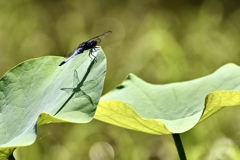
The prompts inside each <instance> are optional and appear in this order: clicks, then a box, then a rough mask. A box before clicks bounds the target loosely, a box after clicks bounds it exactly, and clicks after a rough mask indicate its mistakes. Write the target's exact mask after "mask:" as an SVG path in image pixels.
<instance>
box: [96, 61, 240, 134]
mask: <svg viewBox="0 0 240 160" xmlns="http://www.w3.org/2000/svg"><path fill="white" fill-rule="evenodd" d="M239 90H240V67H239V66H236V65H234V64H227V65H225V66H223V67H221V68H220V69H218V70H217V71H216V72H214V73H212V74H211V75H209V76H206V77H202V78H198V79H195V80H191V81H186V82H179V83H172V84H165V85H153V84H149V83H147V82H145V81H143V80H141V79H140V78H138V77H137V76H135V75H133V74H130V75H129V76H128V78H127V79H126V80H125V81H124V82H123V83H122V84H121V85H119V86H118V87H116V89H114V90H113V91H111V92H109V93H108V94H106V95H105V96H103V97H102V98H101V100H100V103H99V106H98V109H97V112H96V114H95V118H96V119H98V120H101V121H104V122H107V123H110V124H114V125H117V126H120V127H124V128H128V129H132V130H136V131H142V132H146V133H151V134H158V135H162V134H171V133H182V132H185V131H187V130H189V129H191V128H192V127H194V126H195V125H196V124H197V123H198V122H199V121H201V120H203V119H205V118H207V117H208V116H210V115H212V114H214V113H215V112H216V111H218V110H220V109H221V108H222V107H226V106H238V105H240V92H238V91H239ZM209 93H210V94H209ZM206 96H207V97H206ZM205 100H206V102H205ZM205 104H206V105H205Z"/></svg>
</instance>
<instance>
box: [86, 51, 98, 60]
mask: <svg viewBox="0 0 240 160" xmlns="http://www.w3.org/2000/svg"><path fill="white" fill-rule="evenodd" d="M93 50H94V51H96V50H95V48H92V49H90V51H89V54H88V56H89V57H90V58H91V60H94V61H95V62H97V59H96V56H94V55H93V54H92V52H93ZM93 57H94V58H93Z"/></svg>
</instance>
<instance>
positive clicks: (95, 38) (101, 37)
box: [88, 31, 112, 44]
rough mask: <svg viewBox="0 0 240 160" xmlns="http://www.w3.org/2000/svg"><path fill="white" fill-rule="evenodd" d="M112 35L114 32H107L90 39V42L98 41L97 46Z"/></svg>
mask: <svg viewBox="0 0 240 160" xmlns="http://www.w3.org/2000/svg"><path fill="white" fill-rule="evenodd" d="M111 33H112V31H107V32H105V33H103V34H100V35H98V36H96V37H93V38H91V39H89V40H88V41H97V44H99V43H100V42H101V39H103V38H104V37H106V36H109V35H110V34H111Z"/></svg>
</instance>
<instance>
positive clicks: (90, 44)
mask: <svg viewBox="0 0 240 160" xmlns="http://www.w3.org/2000/svg"><path fill="white" fill-rule="evenodd" d="M96 45H97V41H95V40H92V41H86V42H83V43H81V44H80V45H79V46H78V48H82V49H83V50H88V49H92V48H94V47H96Z"/></svg>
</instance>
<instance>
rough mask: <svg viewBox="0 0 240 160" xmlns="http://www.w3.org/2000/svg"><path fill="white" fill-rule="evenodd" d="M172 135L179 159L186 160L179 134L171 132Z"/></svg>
mask: <svg viewBox="0 0 240 160" xmlns="http://www.w3.org/2000/svg"><path fill="white" fill-rule="evenodd" d="M172 136H173V139H174V142H175V145H176V147H177V151H178V155H179V158H180V160H187V158H186V155H185V152H184V148H183V145H182V141H181V137H180V134H172Z"/></svg>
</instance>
